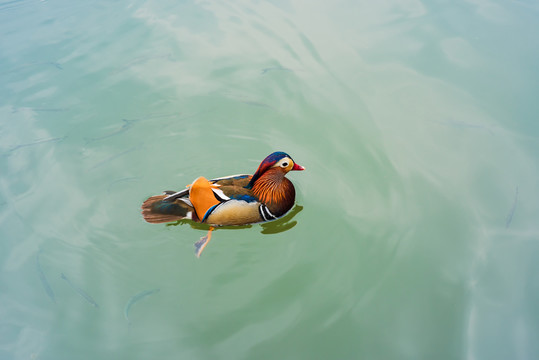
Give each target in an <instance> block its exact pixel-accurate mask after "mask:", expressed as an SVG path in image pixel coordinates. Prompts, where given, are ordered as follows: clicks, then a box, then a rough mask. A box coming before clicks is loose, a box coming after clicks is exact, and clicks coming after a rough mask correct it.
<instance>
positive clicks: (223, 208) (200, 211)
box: [142, 151, 305, 256]
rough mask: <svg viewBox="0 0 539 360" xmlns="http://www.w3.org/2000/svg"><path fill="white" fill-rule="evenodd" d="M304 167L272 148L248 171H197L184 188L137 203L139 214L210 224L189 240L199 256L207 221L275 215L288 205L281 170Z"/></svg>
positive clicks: (290, 191)
mask: <svg viewBox="0 0 539 360" xmlns="http://www.w3.org/2000/svg"><path fill="white" fill-rule="evenodd" d="M304 169H305V168H304V167H302V166H301V165H299V164H297V163H295V162H294V160H292V157H290V155H288V154H286V153H284V152H280V151H278V152H274V153H272V154H270V155H268V156H267V157H266V158H265V159H264V160H263V161H262V162H261V163H260V166H259V167H258V169H257V170H256V172H255V173H254V175H252V176H251V175H231V176H225V177H220V178H216V179H213V180H207V179H206V178H204V177H202V176H201V177H198V178H197V179H196V180H195V181H193V183H192V184H191V185H188V189H185V190H182V191H178V192H166V193H165V195H156V196H152V197H150V198H148V199H147V200H146V201H144V203H143V204H142V216H143V217H144V220H146V221H147V222H149V223H163V222H172V221H178V220H182V219H188V220H192V221H195V222H199V223H204V224H208V225H211V227H210V230H209V232H208V234H207V235H206V236H204V237H202V238H201V239H200V240H199V241H198V242H197V243H196V244H195V249H196V251H195V253H196V255H197V256H200V254H201V253H202V251H203V250H204V248H205V247H206V246H207V244H208V243H209V241H210V239H211V233H212V231H213V229H214V228H213V226H230V225H246V224H252V223H258V222H264V221H270V220H274V219H277V218H279V217H281V216H283V215H284V214H286V213H287V212H288V211H289V210H290V209H291V208H292V207H293V206H294V201H295V197H296V191H295V189H294V185H293V184H292V182H291V181H290V180H288V179H287V178H286V177H285V175H286V174H287V173H288V172H289V171H292V170H294V171H301V170H304Z"/></svg>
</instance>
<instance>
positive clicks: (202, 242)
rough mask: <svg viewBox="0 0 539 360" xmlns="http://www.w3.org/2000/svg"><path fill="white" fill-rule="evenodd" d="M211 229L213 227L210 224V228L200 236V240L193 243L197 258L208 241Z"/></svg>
mask: <svg viewBox="0 0 539 360" xmlns="http://www.w3.org/2000/svg"><path fill="white" fill-rule="evenodd" d="M213 230H214V227H212V226H210V230H208V233H207V234H206V235H205V236H203V237H201V238H200V240H198V241H197V242H196V243H195V255H196V256H197V258H198V257H200V254H202V251H203V250H204V248H205V247H206V246H207V245H208V243H209V242H210V240H211V232H212V231H213Z"/></svg>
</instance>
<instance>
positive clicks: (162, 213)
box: [142, 195, 194, 224]
mask: <svg viewBox="0 0 539 360" xmlns="http://www.w3.org/2000/svg"><path fill="white" fill-rule="evenodd" d="M165 197H167V195H155V196H151V197H149V198H148V199H146V201H144V202H143V203H142V216H143V217H144V220H146V221H147V222H149V223H153V224H158V223H166V222H172V221H178V220H181V219H192V216H193V215H192V214H193V213H194V211H193V207H192V206H190V205H189V204H188V203H186V202H184V201H182V200H174V201H163V200H164V198H165Z"/></svg>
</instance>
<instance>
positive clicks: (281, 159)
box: [246, 151, 305, 189]
mask: <svg viewBox="0 0 539 360" xmlns="http://www.w3.org/2000/svg"><path fill="white" fill-rule="evenodd" d="M270 169H279V170H280V171H281V172H282V175H283V176H284V175H286V173H288V172H289V171H292V170H294V171H301V170H305V168H304V167H303V166H301V165H299V164H297V163H295V162H294V160H292V157H291V156H290V155H288V154H287V153H285V152H282V151H276V152H274V153H272V154H269V155H268V156H267V157H266V158H265V159H264V160H262V162H261V163H260V165H259V166H258V169H257V170H256V172H255V173H254V175H253V177H252V178H251V181H250V182H249V184H248V185H247V186H246V188H248V189H251V188H252V187H253V185H254V183H255V182H256V180H258V179H259V178H260V177H261V176H262V175H263V174H264V173H265V172H266V171H268V170H270Z"/></svg>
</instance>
